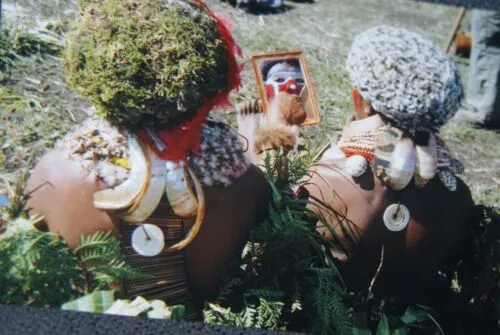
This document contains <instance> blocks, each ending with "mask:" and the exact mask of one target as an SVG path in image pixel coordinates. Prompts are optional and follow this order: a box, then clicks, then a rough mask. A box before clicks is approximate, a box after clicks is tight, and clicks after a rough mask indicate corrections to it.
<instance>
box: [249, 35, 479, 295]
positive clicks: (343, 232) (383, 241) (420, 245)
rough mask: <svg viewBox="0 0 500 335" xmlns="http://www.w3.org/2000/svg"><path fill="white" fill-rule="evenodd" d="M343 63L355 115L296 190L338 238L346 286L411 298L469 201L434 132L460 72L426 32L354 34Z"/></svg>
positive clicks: (445, 250)
mask: <svg viewBox="0 0 500 335" xmlns="http://www.w3.org/2000/svg"><path fill="white" fill-rule="evenodd" d="M347 70H348V72H349V76H350V79H351V82H352V84H353V86H354V89H353V92H352V97H353V103H354V115H353V116H352V117H351V118H350V119H349V121H348V123H347V124H346V126H345V127H344V129H343V131H342V134H341V136H340V138H339V139H338V141H336V143H332V144H330V145H329V147H328V148H327V149H325V150H324V152H323V153H322V156H321V158H320V160H319V161H318V162H317V163H316V164H315V165H314V166H313V167H312V168H311V170H310V173H309V174H310V177H308V178H306V179H305V180H304V181H303V184H302V186H300V187H299V188H298V189H297V194H299V195H301V196H304V197H308V199H309V200H310V204H309V205H308V206H309V207H310V209H312V210H314V211H315V212H317V213H319V214H322V215H323V216H324V217H325V218H326V220H327V221H328V223H329V225H330V226H331V227H330V228H332V229H327V228H326V227H324V226H321V225H319V223H318V226H317V229H318V231H320V232H321V233H323V234H324V236H325V237H326V238H327V239H331V240H332V241H334V242H335V241H339V240H337V238H339V239H340V242H341V244H342V248H340V247H339V248H338V249H335V250H333V251H334V253H335V254H336V257H337V258H338V259H339V261H340V263H341V272H342V275H343V276H344V277H345V278H346V281H347V283H348V285H350V289H352V290H354V291H366V290H368V289H369V287H370V290H373V292H374V293H375V294H376V295H378V296H392V297H395V298H399V302H403V303H404V302H414V301H417V300H419V299H421V298H423V296H424V295H423V293H425V292H427V290H428V289H429V286H430V285H431V283H432V282H433V280H434V278H435V276H436V275H437V272H438V270H439V267H440V266H442V265H443V263H444V262H445V261H446V260H447V259H448V258H449V257H452V256H453V253H454V252H455V251H456V250H457V248H459V246H460V242H461V241H462V240H463V238H464V236H465V234H466V231H467V229H468V223H469V222H470V218H471V213H472V208H473V202H472V199H471V195H470V191H469V190H468V188H467V186H466V185H465V184H464V183H463V182H461V181H460V180H459V179H458V178H457V177H456V176H455V173H459V172H461V166H460V164H459V162H458V161H456V160H454V159H453V158H452V156H451V154H450V152H449V150H448V149H447V147H446V145H445V143H444V142H443V140H442V139H441V138H440V137H439V135H438V131H439V128H440V127H441V126H442V125H443V124H445V123H446V121H448V120H449V119H450V118H451V117H452V116H453V115H454V114H455V113H456V111H457V110H458V108H459V106H460V101H461V99H462V97H463V90H462V85H461V83H460V77H459V73H458V69H457V66H456V65H455V64H454V63H453V62H452V61H451V60H450V59H449V58H448V57H447V55H445V54H444V53H443V52H442V51H441V50H440V49H439V48H438V47H437V46H435V45H434V44H433V43H432V42H430V41H429V40H427V39H426V38H424V37H422V36H420V35H418V34H416V33H413V32H410V31H408V30H405V29H399V28H394V27H390V26H377V27H374V28H372V29H368V30H367V31H365V32H363V33H361V34H360V35H358V36H357V37H356V38H355V40H354V42H353V44H352V46H351V49H350V52H349V56H348V59H347ZM285 107H286V106H285ZM280 114H285V115H286V114H287V111H286V110H284V111H281V113H280ZM284 123H285V124H286V122H284ZM241 126H242V128H244V127H245V124H243V123H241ZM288 126H291V125H288ZM257 133H258V131H257ZM255 137H258V134H257V135H255ZM337 246H338V244H337ZM377 269H378V270H377ZM374 277H375V278H376V280H375V281H373V282H371V281H372V279H373V278H374ZM370 282H371V286H370Z"/></svg>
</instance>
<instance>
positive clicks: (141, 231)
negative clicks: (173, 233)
mask: <svg viewBox="0 0 500 335" xmlns="http://www.w3.org/2000/svg"><path fill="white" fill-rule="evenodd" d="M131 244H132V248H134V250H135V252H137V253H138V254H139V255H141V256H146V257H153V256H156V255H158V254H160V253H161V252H162V251H163V249H164V248H165V235H164V234H163V231H162V230H161V229H160V227H158V226H156V225H153V224H149V223H144V224H141V225H139V226H138V227H137V228H135V229H134V231H133V232H132V237H131Z"/></svg>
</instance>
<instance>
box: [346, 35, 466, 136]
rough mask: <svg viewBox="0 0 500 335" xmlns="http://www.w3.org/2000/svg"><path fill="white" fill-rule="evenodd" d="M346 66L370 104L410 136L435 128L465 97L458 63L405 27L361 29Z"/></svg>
mask: <svg viewBox="0 0 500 335" xmlns="http://www.w3.org/2000/svg"><path fill="white" fill-rule="evenodd" d="M347 71H348V72H349V77H350V79H351V81H352V83H353V84H354V85H355V86H356V87H357V89H358V90H359V92H360V94H361V96H362V97H363V98H364V99H365V100H367V101H369V102H370V103H371V105H372V107H373V109H374V110H375V111H377V112H379V113H381V114H383V115H384V116H386V117H387V118H388V119H389V120H390V121H392V122H393V123H394V124H395V125H396V126H397V127H398V128H400V129H401V130H404V131H407V132H408V133H410V134H411V135H415V134H416V133H417V132H420V131H423V132H436V131H437V130H438V129H439V128H440V127H441V126H442V125H443V124H444V123H445V122H446V121H448V120H449V119H451V118H452V117H453V115H454V114H455V113H456V112H457V110H458V108H459V107H460V103H461V100H462V98H463V87H462V84H461V82H460V75H459V72H458V68H457V66H456V64H455V63H454V62H453V61H452V60H451V59H450V58H449V57H448V56H447V55H446V54H445V53H444V52H443V51H441V50H440V49H439V47H437V46H436V45H434V44H433V43H432V42H431V41H429V40H427V39H426V38H424V37H423V36H421V35H419V34H416V33H413V32H411V31H408V30H406V29H400V28H394V27H390V26H385V25H382V26H377V27H374V28H371V29H368V30H366V31H364V32H363V33H361V34H359V35H358V36H357V37H356V38H355V39H354V42H353V44H352V46H351V49H350V51H349V55H348V58H347Z"/></svg>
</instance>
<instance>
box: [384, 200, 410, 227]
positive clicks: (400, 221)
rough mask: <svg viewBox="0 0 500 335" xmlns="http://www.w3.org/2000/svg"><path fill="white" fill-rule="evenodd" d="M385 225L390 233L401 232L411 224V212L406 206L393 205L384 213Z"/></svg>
mask: <svg viewBox="0 0 500 335" xmlns="http://www.w3.org/2000/svg"><path fill="white" fill-rule="evenodd" d="M383 218H384V224H385V227H386V228H387V229H389V230H390V231H401V230H403V229H405V228H406V227H407V226H408V222H410V211H409V210H408V208H407V207H406V206H405V205H401V204H399V205H398V204H392V205H390V206H389V207H387V208H386V209H385V211H384V217H383Z"/></svg>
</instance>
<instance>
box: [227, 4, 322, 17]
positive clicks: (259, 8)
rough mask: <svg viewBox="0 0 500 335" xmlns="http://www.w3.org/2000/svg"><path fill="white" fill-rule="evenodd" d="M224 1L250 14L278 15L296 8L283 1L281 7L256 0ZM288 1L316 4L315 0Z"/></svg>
mask: <svg viewBox="0 0 500 335" xmlns="http://www.w3.org/2000/svg"><path fill="white" fill-rule="evenodd" d="M221 1H222V2H226V3H229V4H230V5H232V6H234V7H236V8H240V9H244V10H246V11H247V12H248V13H249V14H253V15H276V14H282V13H285V12H288V11H290V10H292V9H295V6H294V5H293V4H288V3H283V4H282V5H281V6H280V7H277V8H272V7H269V6H267V5H265V4H262V3H257V2H256V1H255V0H253V1H252V0H248V1H247V3H238V0H221ZM287 2H294V3H308V4H314V3H315V1H314V0H289V1H287Z"/></svg>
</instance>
